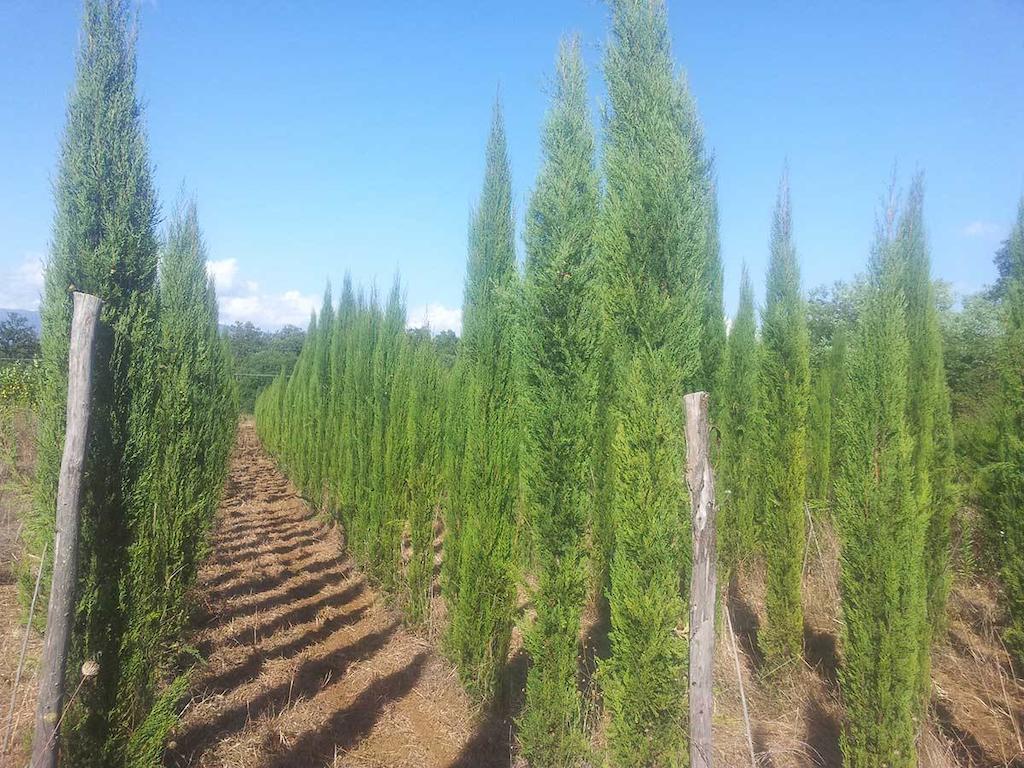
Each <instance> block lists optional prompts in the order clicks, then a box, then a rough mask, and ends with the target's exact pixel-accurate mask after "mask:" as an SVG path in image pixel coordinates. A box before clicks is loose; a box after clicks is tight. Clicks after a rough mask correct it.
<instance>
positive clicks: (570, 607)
mask: <svg viewBox="0 0 1024 768" xmlns="http://www.w3.org/2000/svg"><path fill="white" fill-rule="evenodd" d="M612 16H613V22H612V40H611V44H610V46H609V50H608V53H607V57H606V62H605V74H606V77H607V79H608V85H609V94H610V103H609V110H608V113H607V115H606V118H605V153H604V166H603V168H602V171H603V176H604V178H605V179H606V185H605V190H604V193H603V194H602V192H601V189H600V185H599V175H598V169H597V167H596V162H595V157H594V144H595V138H594V136H593V133H592V129H591V127H590V118H589V114H588V111H587V107H586V101H587V99H586V73H585V70H584V67H583V63H582V57H581V54H580V46H579V44H578V42H576V41H573V40H570V41H566V42H565V43H564V44H563V46H562V48H561V50H560V53H559V57H558V62H557V65H556V78H555V84H554V88H553V94H552V97H553V98H552V106H551V109H550V112H549V115H548V118H547V122H546V125H545V129H544V138H543V148H544V162H543V167H542V170H541V173H540V177H539V178H538V181H537V184H536V187H535V189H534V192H533V195H532V197H531V200H530V205H529V210H528V212H527V223H526V231H525V238H526V251H527V256H526V266H525V273H524V275H522V276H521V275H520V273H519V270H518V267H517V263H516V256H515V247H514V235H515V225H514V215H513V209H512V192H511V174H510V170H509V160H508V155H507V145H506V139H505V133H504V123H503V117H502V113H501V109H500V106H496V107H495V111H494V118H493V122H492V126H491V132H490V138H489V140H488V146H487V156H486V167H485V174H484V184H483V191H482V193H481V197H480V201H479V204H478V206H477V208H476V211H475V212H474V214H473V218H472V222H471V227H470V240H469V254H468V260H467V276H466V286H465V295H464V308H463V333H462V339H461V341H460V348H459V354H458V357H457V360H456V362H455V364H454V366H453V367H452V368H451V370H450V371H442V372H440V373H439V374H438V380H439V381H441V382H442V384H441V388H442V389H443V390H445V391H444V392H442V393H440V394H439V393H438V392H437V391H436V390H435V389H434V386H435V385H433V384H429V383H426V382H428V381H429V380H430V379H429V377H428V378H424V377H423V376H421V375H418V374H417V375H413V376H412V384H411V386H407V385H405V384H401V381H402V375H401V374H400V373H399V371H401V370H402V369H403V367H404V366H405V365H407V364H409V363H407V362H406V361H407V360H413V359H416V358H417V357H425V356H428V353H427V352H425V351H423V350H425V349H428V347H425V346H423V345H424V344H425V342H422V341H421V342H418V343H419V344H420V352H419V355H418V356H417V355H413V354H412V349H411V347H415V346H416V345H415V344H412V345H410V343H409V338H410V337H409V336H408V334H404V333H402V332H401V330H400V329H401V325H402V323H401V312H400V311H396V312H395V313H394V314H392V307H395V308H397V307H398V304H397V301H395V300H393V301H391V302H389V304H388V308H386V309H385V310H383V311H381V310H380V309H379V308H376V304H375V302H374V301H372V300H371V301H370V302H369V306H367V307H363V306H362V305H360V307H362V308H361V309H359V311H357V312H356V315H355V317H354V318H352V319H351V320H350V321H347V323H345V324H340V323H339V318H341V317H343V316H345V314H346V311H345V306H346V301H345V299H344V298H343V300H342V302H341V305H340V308H339V309H338V310H337V312H334V311H333V309H332V308H331V306H330V302H329V301H327V302H325V305H324V308H323V309H322V310H321V312H320V315H319V316H318V317H316V318H314V320H313V321H312V322H311V325H310V333H309V336H308V340H307V344H306V347H305V348H304V350H303V353H302V356H301V357H300V360H299V362H298V364H297V365H296V368H295V371H294V373H293V374H292V375H291V376H290V377H288V378H285V377H284V376H281V377H279V378H278V379H277V380H276V381H275V382H274V383H273V384H272V385H271V386H270V387H269V388H268V389H267V390H266V391H265V392H264V393H262V394H261V396H260V398H259V400H258V403H257V424H258V428H259V430H260V434H261V436H262V438H263V440H264V442H265V443H266V444H267V446H268V447H269V448H270V449H271V450H272V451H274V452H275V453H276V454H277V455H278V457H279V459H280V461H281V463H282V464H283V466H284V467H285V468H286V469H287V470H288V472H289V474H290V475H291V476H292V477H293V478H294V479H295V482H296V483H297V485H299V487H300V488H301V489H303V490H304V492H307V493H309V494H310V495H311V496H312V497H313V498H314V499H316V500H317V501H323V502H324V503H325V504H327V505H328V506H329V507H330V508H331V509H332V510H334V511H335V512H336V513H337V514H338V515H339V516H340V517H341V519H342V521H343V522H344V523H345V528H346V535H347V536H348V538H349V541H350V543H351V549H352V551H353V552H355V553H356V554H357V556H358V557H359V559H360V560H361V562H362V563H363V564H364V567H365V568H366V570H367V571H368V572H369V573H370V574H371V575H372V576H373V577H374V578H375V580H376V581H377V582H378V583H379V584H381V585H382V586H383V587H384V588H385V589H386V590H387V591H388V592H390V593H392V594H395V595H397V596H399V597H401V596H402V595H403V594H405V595H406V596H411V594H412V593H413V591H414V589H413V588H412V587H409V588H406V587H405V586H404V585H405V584H408V582H409V581H410V579H411V578H412V574H413V572H414V570H415V568H424V569H425V566H426V563H427V559H426V558H427V556H428V555H427V553H426V551H425V543H426V542H427V541H428V540H430V539H429V538H428V537H430V534H429V532H428V526H427V525H426V521H427V520H428V519H429V520H430V522H431V523H432V522H433V510H434V507H429V506H427V507H416V506H415V505H414V506H412V507H410V506H408V505H407V504H406V503H405V502H403V501H402V498H403V497H405V496H406V495H407V494H408V493H409V491H410V489H411V488H412V487H413V486H414V485H415V483H416V482H417V481H415V480H414V478H415V477H423V478H434V477H441V478H442V487H441V488H440V489H439V488H438V486H437V485H436V484H430V487H429V492H428V495H429V498H431V499H432V500H434V502H435V504H439V506H440V509H441V517H442V519H443V524H444V545H443V548H444V557H443V562H442V572H441V581H442V585H443V594H444V597H445V602H446V604H447V611H448V628H447V633H446V637H445V645H446V648H447V650H448V653H449V654H450V655H451V657H452V658H453V659H454V660H455V662H456V664H457V666H458V668H459V670H460V673H461V676H462V679H463V681H464V683H465V684H466V685H467V687H468V688H469V689H470V690H472V691H473V692H474V693H476V694H477V695H478V696H479V697H480V698H482V699H489V698H492V697H494V696H495V695H496V694H497V693H498V691H499V690H500V681H501V672H502V669H503V666H504V663H505V660H506V657H507V654H508V647H509V639H510V635H511V630H512V627H513V623H514V620H515V616H516V610H515V606H516V603H515V599H516V589H517V583H521V582H522V581H524V580H526V581H529V579H525V577H526V572H527V571H529V572H530V573H532V574H535V576H536V583H535V585H533V586H531V587H529V589H530V591H531V593H532V595H531V596H532V597H533V603H534V606H535V609H536V618H535V620H534V621H533V622H532V623H530V625H529V626H527V627H526V632H525V635H526V645H527V649H528V650H529V652H530V655H531V659H532V662H533V664H532V667H531V669H530V672H529V675H528V679H527V690H526V705H525V709H524V714H523V716H522V719H521V722H520V742H521V746H522V748H523V751H524V753H526V754H527V755H528V756H529V757H530V759H531V760H532V761H534V762H535V763H536V764H537V765H565V764H571V763H573V762H575V761H578V760H580V759H581V758H582V756H583V754H584V744H585V740H584V734H583V730H582V701H581V697H580V694H579V690H578V683H577V665H578V655H579V647H578V646H579V639H578V638H579V633H580V617H581V614H582V609H583V606H584V604H585V602H586V599H587V595H588V592H589V591H591V590H595V591H596V592H597V594H598V595H599V596H600V598H601V601H602V602H605V601H606V602H605V610H606V611H609V612H610V615H611V626H612V630H611V646H612V651H611V656H610V658H609V659H608V660H607V661H606V662H604V663H603V664H602V666H601V670H600V680H601V685H602V690H603V693H604V697H605V701H606V704H607V707H608V711H609V712H610V715H611V730H610V740H609V741H610V743H609V749H610V752H611V754H612V756H613V759H614V760H615V761H616V763H618V764H624V765H625V764H641V763H652V762H653V763H657V762H662V761H664V760H667V759H670V758H673V756H678V755H681V754H683V753H684V751H685V744H684V741H683V735H684V730H683V728H682V725H683V718H682V715H683V707H682V701H683V695H684V685H683V676H684V672H685V666H684V665H685V651H686V648H685V641H684V640H683V639H682V637H681V634H680V632H679V631H678V627H679V626H681V625H682V623H683V622H684V620H685V618H684V617H685V600H684V596H683V594H682V593H681V591H680V587H681V585H685V584H687V583H688V566H687V562H688V554H689V546H688V537H687V534H686V531H687V525H688V519H689V516H688V514H687V513H686V509H687V504H686V498H687V496H686V489H685V486H684V483H683V461H684V450H685V447H684V445H683V438H682V435H683V429H682V410H681V399H682V395H683V393H684V391H685V390H686V388H687V387H691V388H692V387H697V386H702V385H703V386H710V384H711V383H713V382H714V381H715V379H716V378H717V368H718V366H719V362H720V359H721V358H722V357H723V355H724V351H725V349H724V347H725V327H724V315H723V312H722V300H721V264H720V261H719V256H718V237H717V213H716V210H715V203H714V183H713V176H712V168H711V161H710V156H709V155H708V153H707V152H706V151H705V149H704V147H703V137H702V135H701V131H700V127H699V124H698V121H697V117H696V111H695V107H694V104H693V100H692V97H691V96H690V94H689V92H688V89H687V87H686V84H685V82H683V81H682V80H680V79H679V78H678V77H677V75H676V73H675V71H674V64H673V61H672V58H671V53H670V45H669V39H668V29H667V20H666V15H665V8H664V5H663V4H662V3H660V2H650V1H649V0H617V1H616V2H614V3H612ZM394 296H395V294H393V297H394ZM357 304H359V302H357ZM331 316H333V318H334V320H333V323H332V325H331V328H329V329H325V320H324V318H325V317H331ZM388 317H394V318H395V321H394V322H393V323H389V322H388V321H387V320H386V318H388ZM339 327H344V328H347V329H349V330H343V331H342V332H341V336H342V337H343V338H345V339H349V338H350V335H351V334H355V336H352V338H358V341H341V342H340V344H341V346H342V347H344V348H345V349H346V351H349V350H352V351H353V352H354V355H355V356H354V357H351V356H350V355H348V354H346V356H345V360H346V362H345V365H344V367H343V369H342V370H339V369H338V367H337V365H338V359H339V358H338V357H337V356H336V355H333V356H331V357H330V358H329V360H328V361H327V363H326V364H323V363H321V364H319V366H318V364H317V363H316V362H315V361H316V360H317V359H319V356H320V354H322V350H324V349H326V348H328V347H327V346H326V345H327V341H326V339H327V338H328V335H331V336H333V337H334V338H337V334H338V330H337V329H338V328H339ZM396 346H397V349H398V350H399V351H398V353H397V356H396V355H395V354H394V353H393V352H390V351H388V350H392V349H393V348H395V347H396ZM329 349H330V350H331V351H332V352H333V351H334V350H335V349H336V347H334V346H333V345H332V346H330V347H329ZM317 350H320V351H317ZM356 350H361V351H356ZM388 361H391V362H388ZM411 365H416V363H415V362H413V363H411ZM324 370H329V371H330V375H329V377H328V379H329V381H328V383H327V384H326V386H325V385H324V384H323V383H322V382H321V385H320V386H319V387H317V386H313V385H312V384H311V382H312V381H313V380H314V379H316V378H317V376H318V375H320V374H319V373H317V372H318V371H319V372H322V371H324ZM324 391H328V392H329V393H330V394H329V397H328V400H327V402H326V403H325V402H324V401H323V400H318V395H317V394H316V393H322V392H324ZM399 400H408V404H407V407H406V409H404V412H405V413H406V419H405V420H403V419H402V418H401V417H400V416H397V415H396V411H395V403H396V402H397V401H399ZM417 408H419V409H421V411H422V413H425V414H428V415H429V416H430V422H429V424H424V425H423V426H415V425H417V424H419V423H420V422H419V418H420V417H419V416H413V415H411V414H412V412H413V411H414V410H415V409H417ZM332 409H334V412H332ZM350 411H351V415H350V416H346V415H345V414H346V413H348V412H350ZM398 412H403V409H402V408H401V407H399V408H398ZM339 413H340V415H339ZM325 416H326V418H325ZM437 424H441V427H440V429H441V435H442V437H441V438H437V437H436V435H437V432H436V431H435V430H436V429H437V426H436V425H437ZM324 431H326V433H327V434H329V435H333V436H334V437H333V438H330V439H329V440H328V441H327V442H326V443H324V442H323V438H322V436H321V435H322V433H323V432H324ZM430 435H433V436H434V438H433V439H434V440H435V441H436V442H437V444H439V445H442V446H443V450H442V451H440V456H439V457H438V455H436V454H427V453H426V452H424V451H422V450H418V449H410V448H409V447H408V446H410V445H411V444H413V443H416V442H418V441H421V440H424V439H426V442H427V443H429V442H430V438H429V437H425V436H430ZM595 446H596V449H595ZM397 456H404V457H405V458H404V459H402V460H401V462H404V463H402V466H403V467H404V468H405V469H404V471H399V472H398V474H397V475H394V476H392V477H397V478H399V481H398V482H397V483H393V482H389V481H388V477H389V476H390V475H389V472H390V471H391V470H390V469H389V468H388V467H389V461H390V459H389V457H397ZM401 462H400V463H401ZM435 462H440V466H441V472H439V473H437V472H434V471H432V467H433V466H434V465H435ZM316 467H321V468H322V467H327V469H326V470H323V469H321V470H317V469H316ZM318 471H319V472H321V474H320V475H317V474H316V473H317V472H318ZM337 489H342V490H340V491H339V490H337ZM378 499H380V500H378ZM523 523H526V525H522V524H523ZM406 531H408V536H409V539H410V540H411V541H412V542H413V543H412V554H411V559H410V560H409V562H408V563H404V558H401V559H400V552H401V547H402V541H403V536H404V535H405V532H406ZM417 541H419V542H422V544H420V545H418V544H417V543H416V542H417ZM418 557H419V558H420V559H419V560H418V559H417V558H418ZM587 561H590V562H591V563H592V565H591V566H590V567H588V566H587ZM588 572H589V573H592V574H594V579H593V580H588V579H587V578H586V573H588ZM403 574H404V576H403ZM588 582H589V583H588ZM402 602H405V603H406V604H407V605H409V606H410V609H409V613H410V616H412V617H418V616H420V615H422V614H421V613H420V612H421V611H422V609H421V608H413V607H412V605H413V601H412V599H411V597H410V598H409V599H408V600H407V601H406V600H404V599H403V600H402Z"/></svg>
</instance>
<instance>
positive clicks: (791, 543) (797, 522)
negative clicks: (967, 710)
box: [759, 180, 810, 668]
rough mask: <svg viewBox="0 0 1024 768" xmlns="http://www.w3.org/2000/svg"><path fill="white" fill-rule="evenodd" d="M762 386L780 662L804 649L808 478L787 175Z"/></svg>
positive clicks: (768, 548) (771, 642)
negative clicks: (806, 492) (803, 602)
mask: <svg viewBox="0 0 1024 768" xmlns="http://www.w3.org/2000/svg"><path fill="white" fill-rule="evenodd" d="M761 338H762V354H761V365H760V370H759V383H760V386H759V389H760V397H761V406H762V408H763V418H761V419H760V428H761V438H760V444H761V446H762V478H761V481H760V483H761V486H760V490H761V492H762V495H763V500H762V503H763V505H764V508H763V514H762V517H761V520H760V526H761V538H762V545H763V547H764V550H765V557H766V560H767V596H766V603H767V612H768V625H767V627H765V632H764V635H763V637H764V651H765V655H766V656H767V657H768V658H769V663H770V664H771V665H772V667H773V668H777V667H779V666H781V665H783V664H785V663H788V662H790V661H792V660H794V659H796V658H798V657H799V656H800V654H801V652H802V649H803V631H804V624H803V605H802V602H801V584H800V580H801V569H802V564H803V551H804V529H805V526H806V523H805V519H804V491H805V487H806V483H807V459H806V445H805V442H806V433H807V404H808V400H809V396H810V391H809V388H810V381H809V378H810V372H809V365H810V363H809V359H808V358H809V341H808V334H807V317H806V313H805V311H804V301H803V297H802V296H801V293H800V268H799V266H798V265H797V260H796V250H795V249H794V247H793V238H792V214H791V211H790V201H789V186H788V182H787V181H786V180H783V183H782V186H781V187H780V189H779V199H778V202H777V204H776V207H775V219H774V222H773V224H772V238H771V255H770V257H769V261H768V278H767V296H766V299H765V307H764V312H763V314H762V317H761Z"/></svg>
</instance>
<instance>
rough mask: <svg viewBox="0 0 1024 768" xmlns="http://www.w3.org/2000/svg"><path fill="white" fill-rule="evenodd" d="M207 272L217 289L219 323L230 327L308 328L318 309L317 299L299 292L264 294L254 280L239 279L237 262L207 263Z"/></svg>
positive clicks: (230, 260) (269, 292) (271, 292)
mask: <svg viewBox="0 0 1024 768" xmlns="http://www.w3.org/2000/svg"><path fill="white" fill-rule="evenodd" d="M206 272H207V274H209V275H210V276H211V277H212V278H213V282H214V284H215V285H216V286H217V300H218V304H219V306H220V321H221V322H222V323H225V324H228V325H230V324H232V323H235V322H243V323H245V322H250V323H252V324H253V325H256V326H258V327H260V328H266V329H276V328H280V327H281V326H282V325H297V326H299V327H301V328H305V327H306V323H308V322H309V315H310V313H311V312H312V311H313V310H314V309H316V308H317V307H318V306H319V301H318V299H317V297H316V296H312V295H309V296H307V295H306V294H303V293H301V292H300V291H296V290H289V291H280V292H273V291H264V290H263V289H262V288H260V284H259V283H258V282H256V281H255V280H248V279H244V280H243V279H240V278H239V267H238V259H220V260H219V261H208V262H206Z"/></svg>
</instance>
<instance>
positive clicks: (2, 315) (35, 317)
mask: <svg viewBox="0 0 1024 768" xmlns="http://www.w3.org/2000/svg"><path fill="white" fill-rule="evenodd" d="M11 315H24V316H25V319H26V320H28V324H29V325H30V326H31V327H32V330H34V331H35V332H36V333H39V329H40V328H41V327H42V323H41V321H40V320H39V313H38V312H37V311H36V310H34V309H3V308H0V323H2V322H3V321H4V320H6V319H7V318H8V317H10V316H11Z"/></svg>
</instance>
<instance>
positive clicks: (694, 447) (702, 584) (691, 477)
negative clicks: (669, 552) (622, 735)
mask: <svg viewBox="0 0 1024 768" xmlns="http://www.w3.org/2000/svg"><path fill="white" fill-rule="evenodd" d="M683 403H684V407H685V410H686V484H687V486H688V487H689V489H690V506H691V513H692V521H693V571H692V573H691V575H690V766H691V768H711V758H712V740H711V710H712V705H713V700H712V690H711V671H712V665H713V662H714V656H715V589H716V580H717V568H716V555H715V539H716V537H715V479H714V475H713V473H712V471H711V456H710V448H711V445H710V440H709V437H708V434H709V433H708V393H707V392H694V393H692V394H689V395H686V396H685V397H684V398H683Z"/></svg>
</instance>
